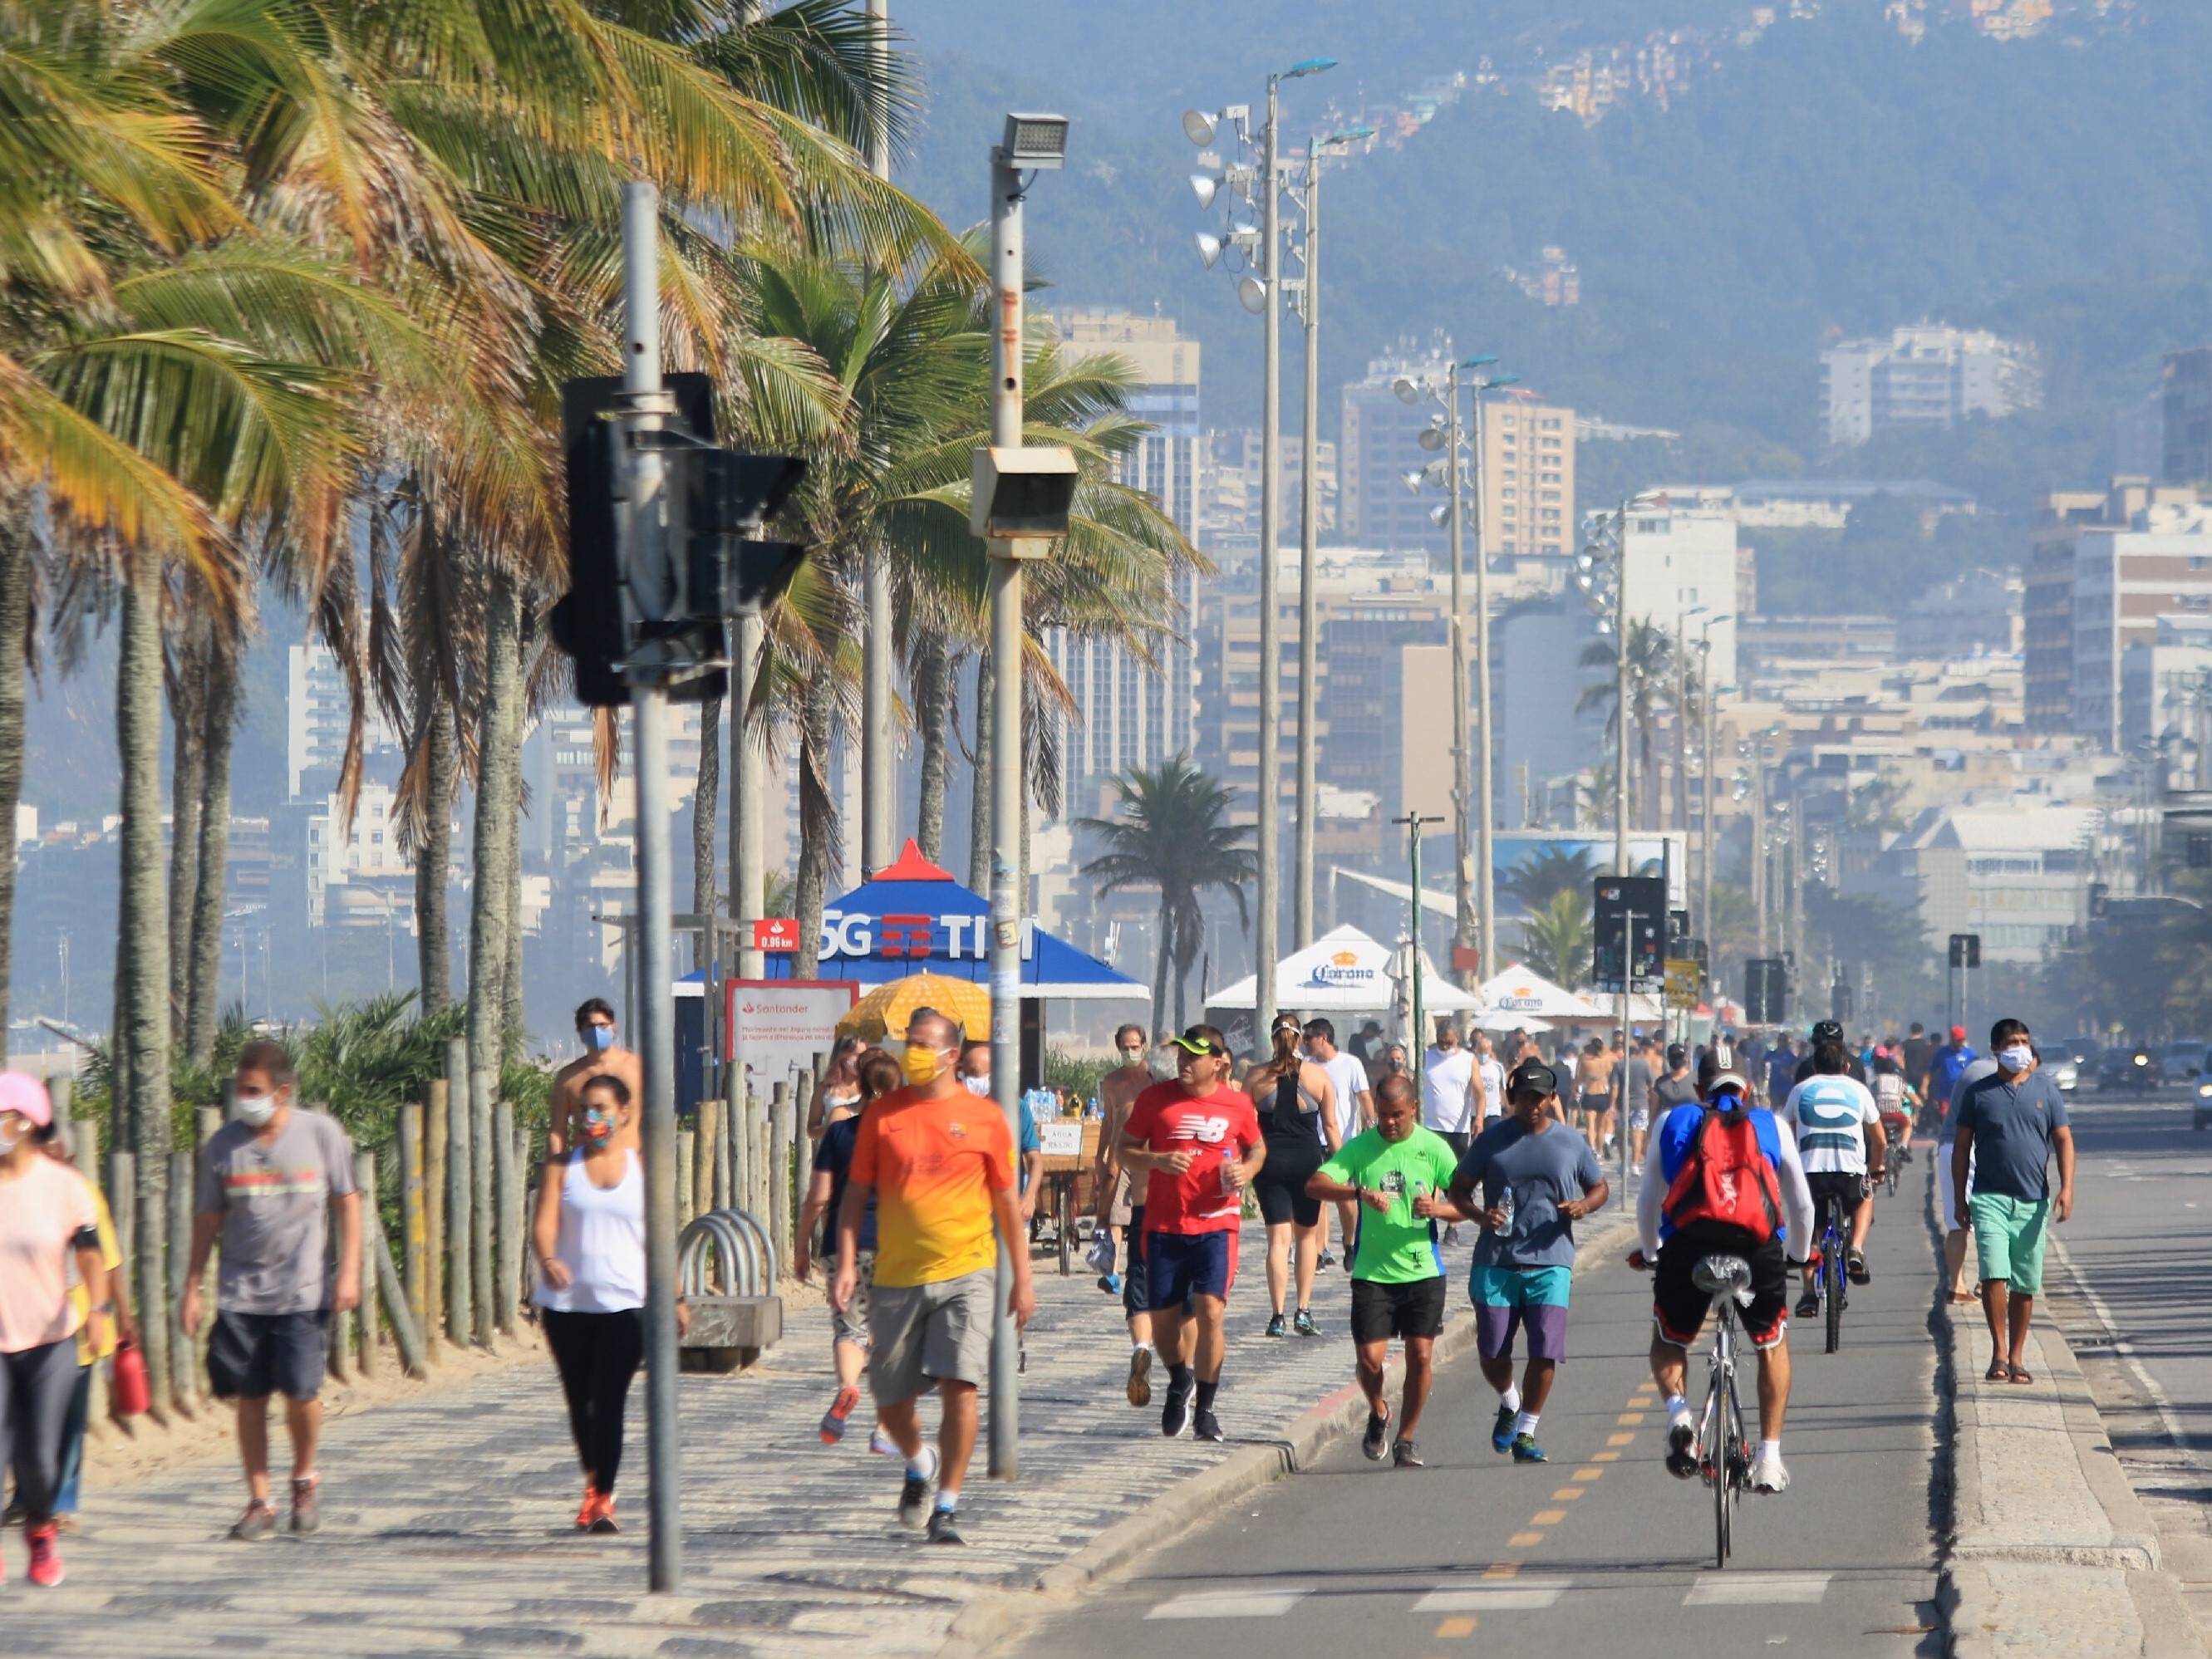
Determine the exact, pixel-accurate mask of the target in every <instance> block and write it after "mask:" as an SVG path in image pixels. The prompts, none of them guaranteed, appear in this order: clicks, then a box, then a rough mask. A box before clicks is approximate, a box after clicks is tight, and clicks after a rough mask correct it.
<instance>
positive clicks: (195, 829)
mask: <svg viewBox="0 0 2212 1659" xmlns="http://www.w3.org/2000/svg"><path fill="white" fill-rule="evenodd" d="M208 642H209V641H208V629H207V625H206V623H204V621H202V620H200V619H198V618H194V619H193V620H191V621H190V622H188V623H185V629H184V637H183V638H182V639H181V640H179V641H178V644H177V672H176V676H175V678H173V680H172V681H171V682H170V685H169V724H170V727H171V730H172V732H173V734H174V743H175V752H174V753H173V756H172V757H171V759H170V772H169V1011H170V1015H171V1018H173V1019H174V1020H176V1021H177V1022H178V1023H179V1024H183V1025H185V1026H186V1027H187V1028H189V1027H190V1025H191V1017H192V1014H191V1010H192V918H193V915H194V913H195V911H196V910H197V908H198V906H199V887H200V811H201V807H202V805H203V797H204V794H205V792H206V783H207V746H206V729H207V673H208V666H209V664H208V655H209V653H208Z"/></svg>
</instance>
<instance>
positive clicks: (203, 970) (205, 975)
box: [185, 650, 239, 1066]
mask: <svg viewBox="0 0 2212 1659" xmlns="http://www.w3.org/2000/svg"><path fill="white" fill-rule="evenodd" d="M207 663H208V676H207V692H206V695H205V696H204V697H203V698H202V699H201V705H200V727H201V732H202V743H203V746H204V751H205V758H204V762H203V764H202V768H201V779H200V790H201V796H200V811H199V820H200V822H199V839H200V852H199V861H198V872H197V873H198V882H197V889H196V890H195V891H194V893H193V896H192V931H191V963H190V967H189V970H188V971H187V973H186V974H185V987H186V991H185V1052H186V1053H187V1054H190V1055H191V1057H192V1060H193V1061H194V1063H196V1064H198V1065H203V1066H204V1065H205V1064H206V1063H207V1062H208V1061H209V1060H210V1059H212V1058H213V1057H214V1054H215V1034H216V1026H217V1025H218V1024H219V1023H220V1021H221V1009H222V903H223V898H224V895H225V889H226V888H227V887H228V877H229V869H230V757H231V744H232V739H233V738H234V737H235V736H236V734H237V732H238V671H239V660H238V657H237V655H236V653H234V652H231V651H222V650H217V651H210V653H208V659H207Z"/></svg>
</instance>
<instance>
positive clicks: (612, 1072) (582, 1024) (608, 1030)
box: [545, 997, 645, 1158]
mask: <svg viewBox="0 0 2212 1659" xmlns="http://www.w3.org/2000/svg"><path fill="white" fill-rule="evenodd" d="M576 1036H577V1037H578V1038H579V1040H580V1041H581V1042H582V1043H583V1045H584V1054H583V1058H581V1059H580V1060H570V1061H569V1062H568V1064H567V1065H566V1066H562V1068H561V1069H560V1070H559V1071H558V1072H556V1073H554V1074H553V1110H552V1119H553V1128H552V1132H551V1133H550V1134H549V1135H547V1136H546V1138H545V1140H546V1146H547V1147H548V1149H549V1150H550V1152H552V1154H553V1156H554V1157H556V1158H558V1157H560V1156H561V1155H562V1153H563V1152H567V1151H568V1148H569V1146H572V1145H573V1144H574V1136H575V1135H576V1134H577V1133H580V1130H581V1127H582V1120H583V1115H584V1085H586V1083H588V1082H590V1081H591V1080H592V1079H593V1078H595V1077H599V1076H601V1075H603V1074H604V1075H606V1076H610V1077H618V1078H620V1079H622V1080H623V1083H624V1084H626V1085H629V1091H630V1097H631V1098H633V1099H635V1100H642V1099H644V1098H645V1067H644V1066H643V1065H642V1064H641V1062H640V1061H639V1060H638V1057H637V1056H636V1055H635V1054H632V1053H631V1052H630V1051H629V1049H627V1048H617V1047H616V1046H615V1011H614V1010H613V1009H612V1008H611V1007H609V1006H607V1000H606V999H605V997H589V998H586V1000H584V1002H583V1003H582V1004H581V1005H580V1006H578V1008H577V1010H576ZM615 1134H616V1136H617V1139H625V1140H627V1141H628V1142H629V1144H630V1145H631V1146H636V1145H637V1144H638V1139H637V1129H636V1127H635V1115H634V1116H633V1121H632V1126H631V1127H629V1128H626V1129H617V1130H616V1131H615Z"/></svg>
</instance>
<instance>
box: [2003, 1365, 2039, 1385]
mask: <svg viewBox="0 0 2212 1659" xmlns="http://www.w3.org/2000/svg"><path fill="white" fill-rule="evenodd" d="M2006 1369H2007V1370H2009V1371H2010V1372H2011V1374H2012V1381H2014V1382H2015V1383H2022V1384H2026V1383H2033V1382H2034V1381H2035V1376H2034V1374H2033V1372H2031V1371H2030V1370H2028V1369H2027V1366H2025V1365H2011V1366H2008V1367H2007V1368H2006Z"/></svg>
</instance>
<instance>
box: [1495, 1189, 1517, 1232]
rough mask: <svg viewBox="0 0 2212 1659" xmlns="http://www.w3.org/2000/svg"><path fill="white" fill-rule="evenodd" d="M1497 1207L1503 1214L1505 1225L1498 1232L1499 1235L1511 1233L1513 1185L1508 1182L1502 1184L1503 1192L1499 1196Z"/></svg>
mask: <svg viewBox="0 0 2212 1659" xmlns="http://www.w3.org/2000/svg"><path fill="white" fill-rule="evenodd" d="M1498 1208H1499V1209H1501V1210H1503V1211H1504V1212H1505V1225H1504V1226H1502V1227H1500V1228H1499V1229H1498V1231H1499V1232H1501V1233H1510V1232H1511V1231H1513V1183H1512V1182H1510V1181H1509V1182H1505V1183H1504V1192H1503V1193H1502V1194H1499V1197H1498Z"/></svg>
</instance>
